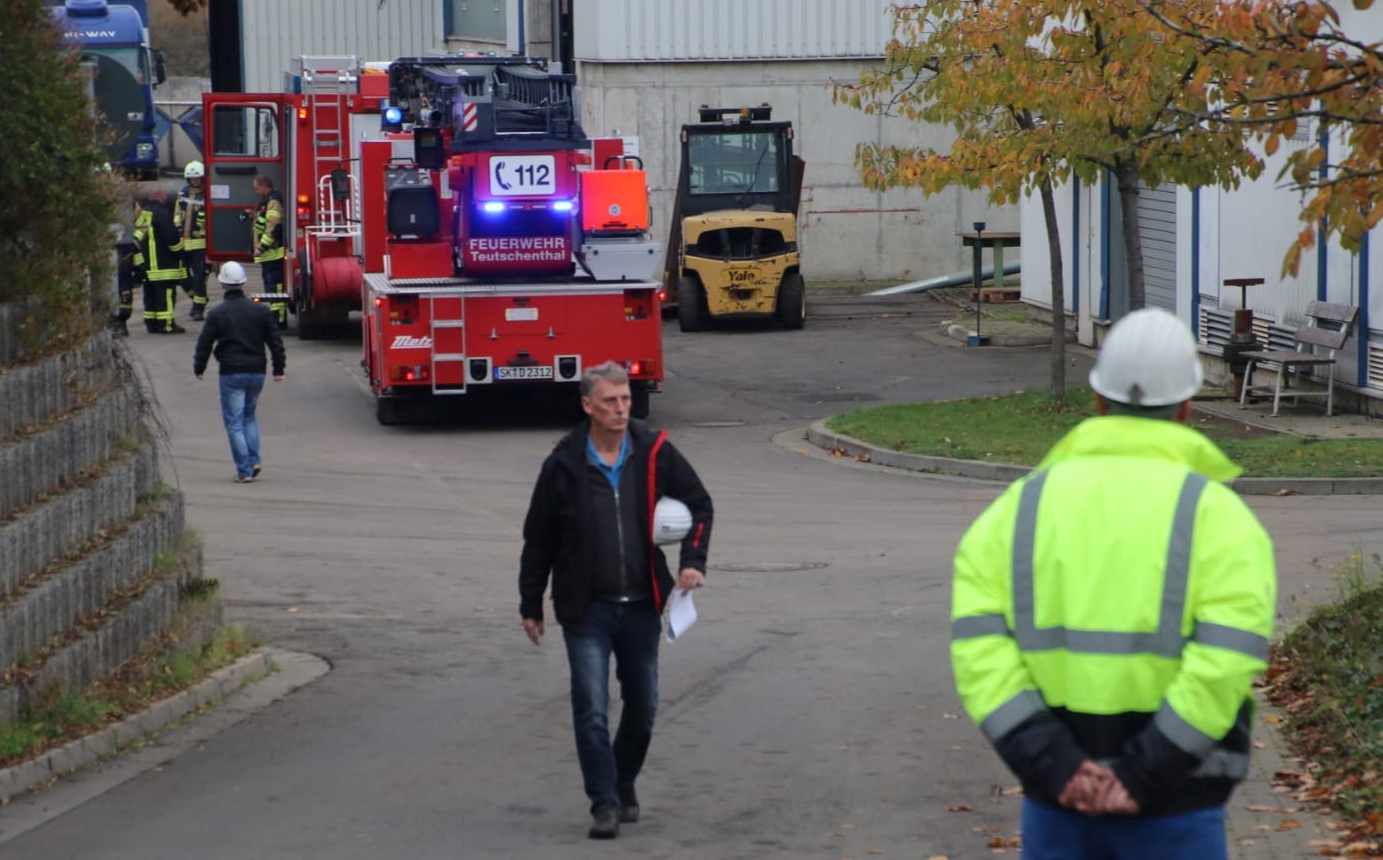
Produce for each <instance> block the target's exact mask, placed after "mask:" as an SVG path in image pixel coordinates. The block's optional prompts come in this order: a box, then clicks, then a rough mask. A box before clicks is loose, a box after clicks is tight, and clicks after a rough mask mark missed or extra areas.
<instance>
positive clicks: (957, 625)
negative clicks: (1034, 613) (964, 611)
mask: <svg viewBox="0 0 1383 860" xmlns="http://www.w3.org/2000/svg"><path fill="white" fill-rule="evenodd" d="M1011 632H1012V631H1010V630H1009V629H1008V619H1006V618H1004V616H1002V615H999V614H997V613H996V614H994V615H971V616H968V617H965V618H957V619H956V620H955V621H952V622H951V640H952V641H955V640H957V639H977V638H979V637H981V636H1008V635H1010V633H1011Z"/></svg>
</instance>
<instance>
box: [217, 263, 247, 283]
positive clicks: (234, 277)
mask: <svg viewBox="0 0 1383 860" xmlns="http://www.w3.org/2000/svg"><path fill="white" fill-rule="evenodd" d="M216 280H218V281H220V282H221V285H222V286H225V287H240V286H244V285H245V267H244V266H242V265H240V264H239V263H237V262H235V261H234V260H231V261H230V262H229V263H222V264H221V271H219V272H217V273H216Z"/></svg>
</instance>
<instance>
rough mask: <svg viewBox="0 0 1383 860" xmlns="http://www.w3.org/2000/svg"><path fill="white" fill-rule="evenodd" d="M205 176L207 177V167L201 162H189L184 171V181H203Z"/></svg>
mask: <svg viewBox="0 0 1383 860" xmlns="http://www.w3.org/2000/svg"><path fill="white" fill-rule="evenodd" d="M203 176H206V165H205V164H202V163H201V162H200V161H189V162H187V166H186V167H184V168H183V169H182V178H183V179H201V178H202V177H203Z"/></svg>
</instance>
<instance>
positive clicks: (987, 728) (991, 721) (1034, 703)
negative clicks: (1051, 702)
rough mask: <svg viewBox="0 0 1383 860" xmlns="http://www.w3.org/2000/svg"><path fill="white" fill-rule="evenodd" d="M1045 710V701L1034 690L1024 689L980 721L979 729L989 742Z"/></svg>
mask: <svg viewBox="0 0 1383 860" xmlns="http://www.w3.org/2000/svg"><path fill="white" fill-rule="evenodd" d="M1045 710H1047V703H1046V702H1045V701H1043V699H1042V694H1041V693H1039V692H1037V691H1036V690H1024V691H1023V692H1021V693H1019V694H1018V695H1016V696H1014V697H1013V698H1012V699H1009V700H1008V701H1007V702H1004V703H1003V704H1002V705H1000V706H999V707H997V708H995V709H994V711H993V712H992V713H991V714H990V715H989V716H987V717H985V718H984V722H982V723H980V731H982V732H984V736H985V737H987V738H989V740H990V741H991V742H993V741H997V740H999V739H1000V738H1002V737H1003V736H1004V735H1006V734H1008V733H1009V732H1011V731H1013V730H1014V729H1016V728H1018V727H1019V726H1021V725H1022V724H1023V723H1024V722H1026V721H1027V720H1028V719H1030V718H1031V717H1033V716H1035V715H1037V714H1040V713H1042V712H1043V711H1045Z"/></svg>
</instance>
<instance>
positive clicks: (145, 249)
mask: <svg viewBox="0 0 1383 860" xmlns="http://www.w3.org/2000/svg"><path fill="white" fill-rule="evenodd" d="M141 206H142V208H143V210H144V212H143V213H142V214H143V218H142V219H140V220H142V221H144V222H146V224H147V226H145V227H144V229H143V230H141V229H140V220H136V222H135V236H136V242H137V245H138V247H139V251H140V252H142V256H143V261H142V262H143V273H144V327H145V328H146V329H148V331H149V333H150V334H180V333H182V332H184V331H187V329H185V328H183V327H182V326H180V325H178V323H177V321H176V320H174V319H173V303H174V300H175V297H176V295H177V290H178V286H179V285H180V284H182V283H183V281H185V280H186V279H187V269H185V268H184V267H183V264H182V234H181V233H179V232H178V228H177V226H176V225H175V224H174V223H173V210H172V208H171V207H170V206H169V205H168V189H166V188H163V187H160V186H158V185H149V186H148V190H147V191H146V193H145V197H144V202H143V203H142V204H141Z"/></svg>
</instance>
